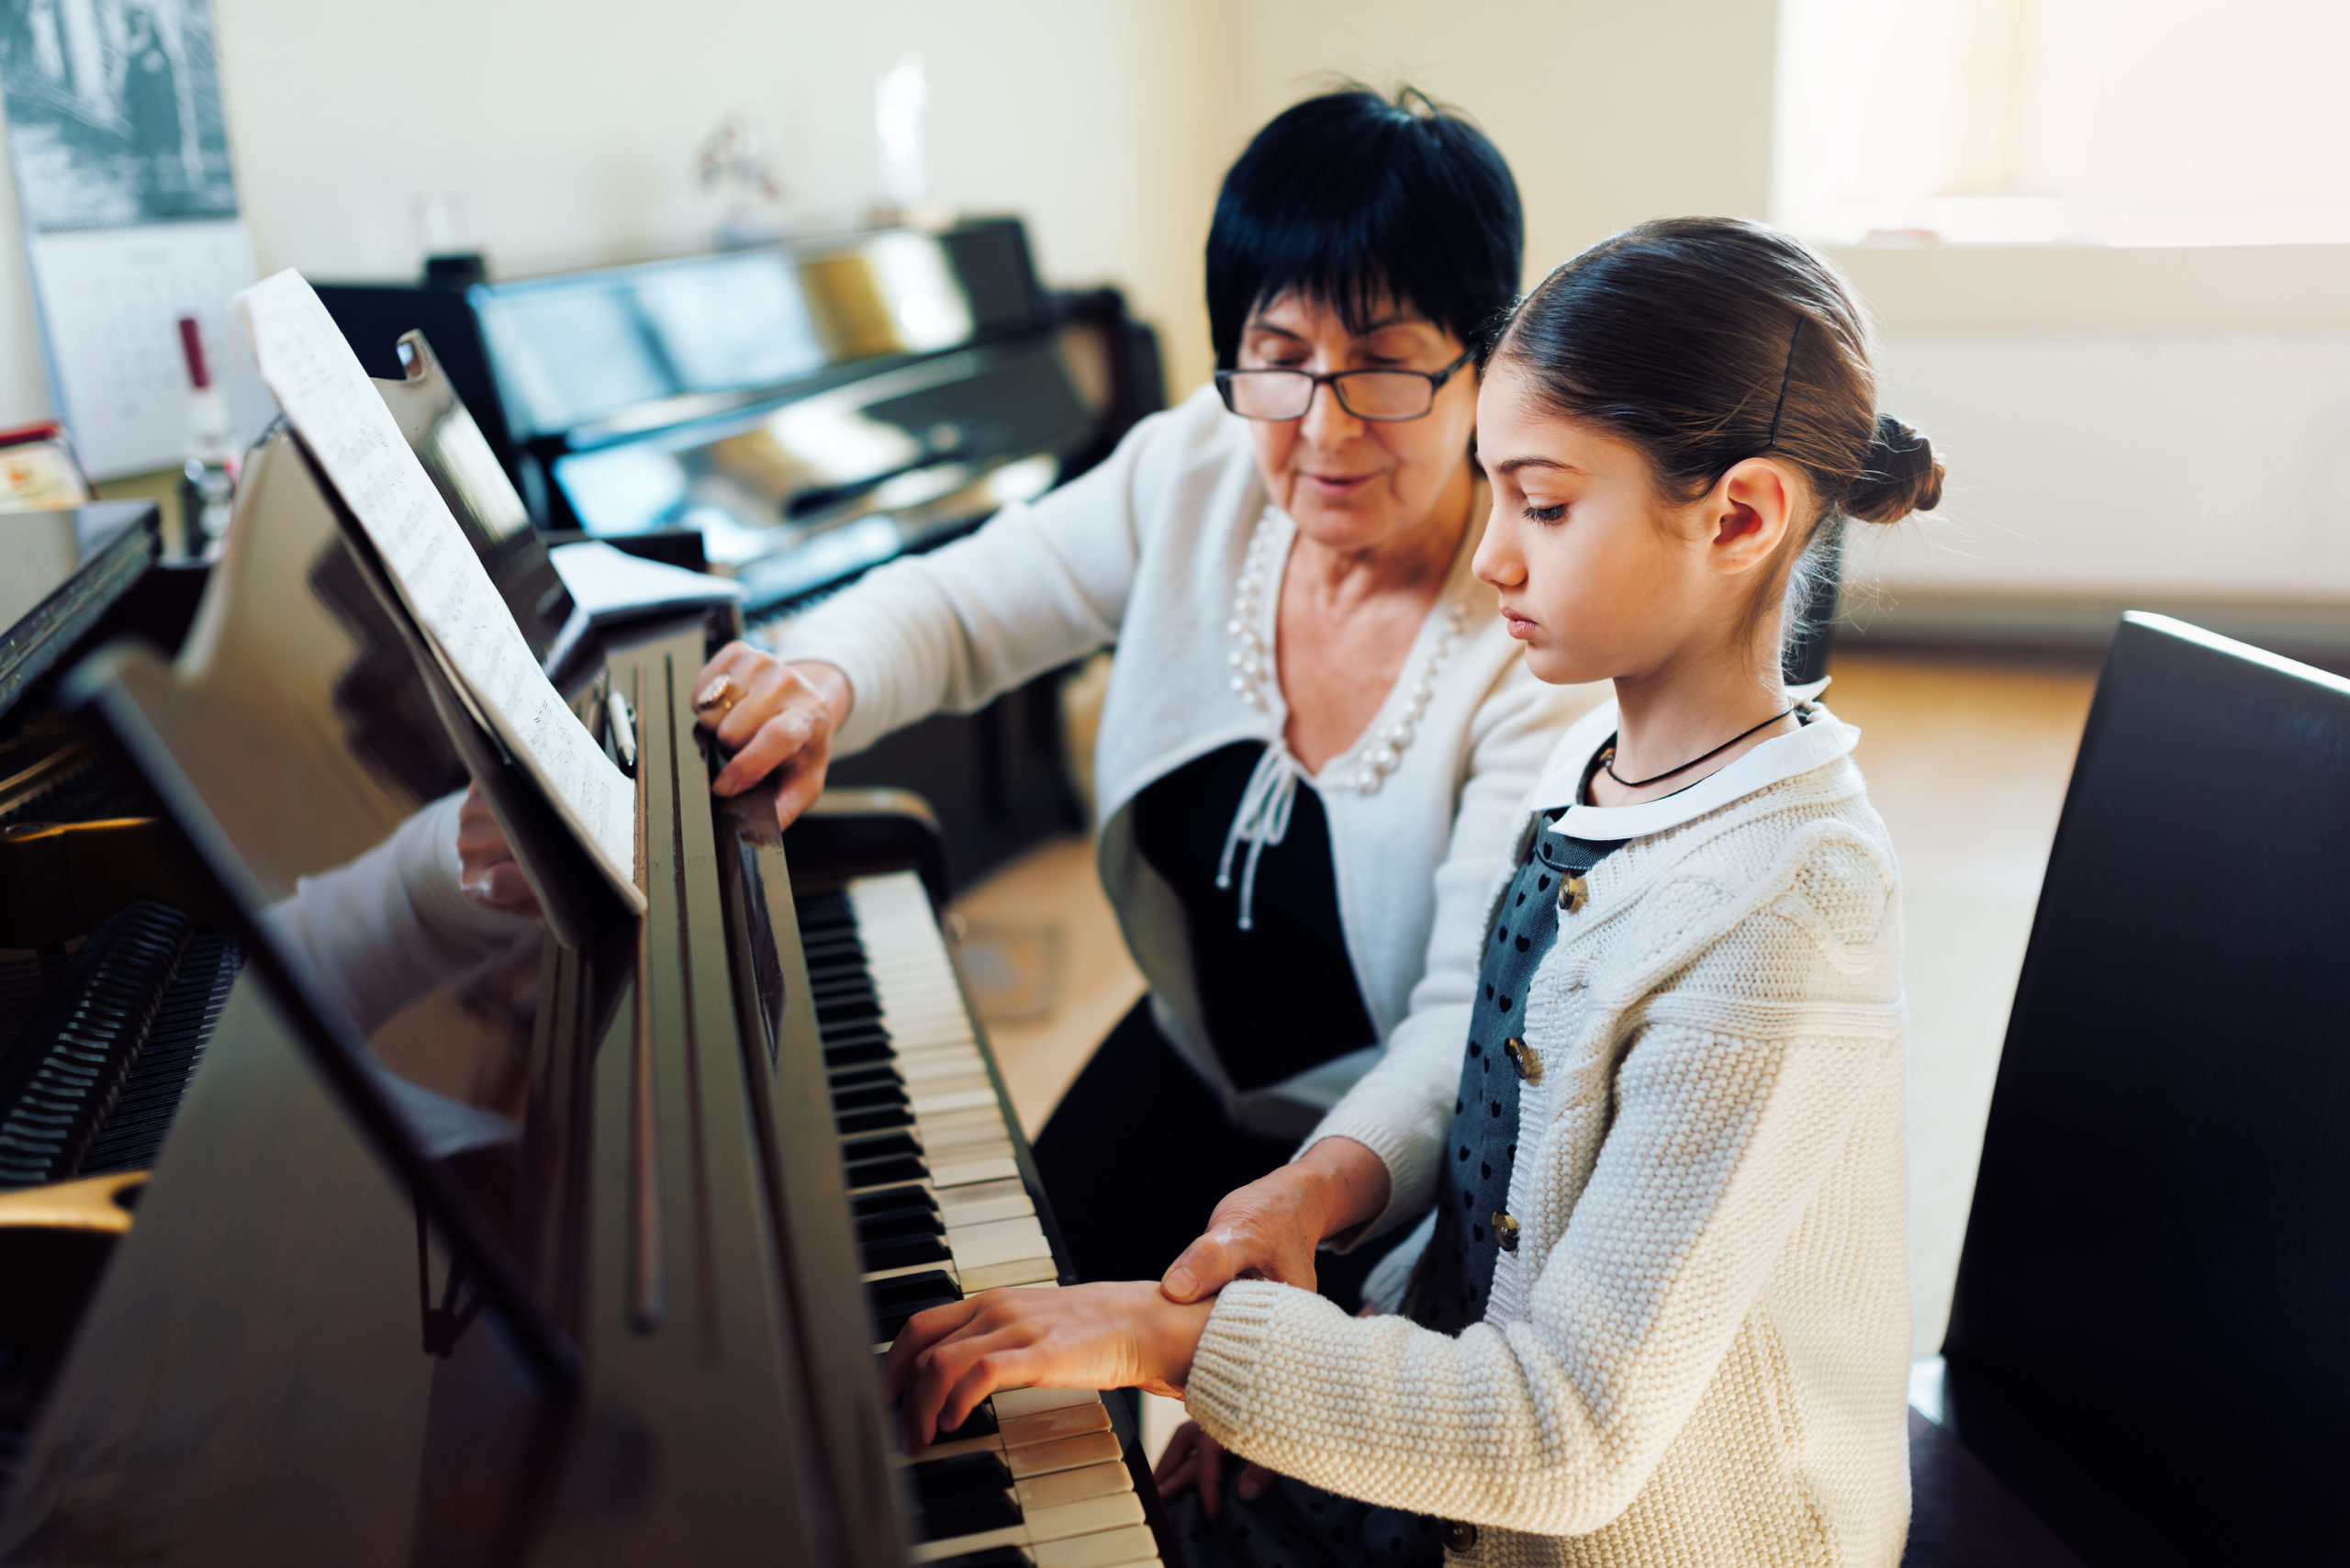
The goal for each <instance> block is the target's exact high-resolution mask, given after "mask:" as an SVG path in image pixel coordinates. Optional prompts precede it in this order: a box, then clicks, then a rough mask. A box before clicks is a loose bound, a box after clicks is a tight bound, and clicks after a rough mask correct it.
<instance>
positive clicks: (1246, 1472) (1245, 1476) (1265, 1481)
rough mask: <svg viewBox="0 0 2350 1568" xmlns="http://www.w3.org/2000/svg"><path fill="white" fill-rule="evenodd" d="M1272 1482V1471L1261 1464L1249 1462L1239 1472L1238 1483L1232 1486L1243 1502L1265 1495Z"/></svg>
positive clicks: (1252, 1500) (1250, 1501) (1251, 1501)
mask: <svg viewBox="0 0 2350 1568" xmlns="http://www.w3.org/2000/svg"><path fill="white" fill-rule="evenodd" d="M1272 1484H1273V1473H1272V1472H1271V1471H1270V1470H1267V1469H1266V1468H1265V1467H1264V1466H1263V1465H1261V1464H1250V1465H1248V1466H1247V1467H1246V1468H1244V1469H1243V1470H1242V1471H1241V1472H1240V1484H1239V1485H1238V1486H1237V1487H1235V1488H1234V1490H1235V1491H1237V1492H1238V1493H1239V1494H1240V1500H1241V1501H1242V1502H1244V1503H1253V1502H1255V1501H1256V1500H1257V1499H1258V1498H1259V1497H1261V1496H1263V1495H1265V1491H1266V1489H1267V1488H1268V1487H1270V1486H1271V1485H1272Z"/></svg>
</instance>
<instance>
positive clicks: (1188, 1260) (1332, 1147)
mask: <svg viewBox="0 0 2350 1568" xmlns="http://www.w3.org/2000/svg"><path fill="white" fill-rule="evenodd" d="M1387 1193H1388V1177H1387V1165H1386V1162H1385V1161H1384V1160H1382V1159H1380V1158H1379V1156H1377V1155H1375V1154H1373V1153H1372V1152H1371V1150H1370V1149H1369V1148H1365V1147H1364V1146H1363V1145H1361V1144H1359V1143H1357V1142H1356V1141H1355V1140H1354V1139H1352V1138H1349V1137H1326V1138H1324V1139H1322V1140H1321V1141H1320V1142H1319V1143H1316V1144H1315V1146H1314V1147H1313V1148H1309V1149H1307V1150H1306V1151H1305V1152H1304V1154H1302V1155H1300V1156H1298V1157H1297V1158H1296V1159H1293V1160H1292V1161H1290V1162H1289V1163H1288V1164H1287V1165H1284V1166H1282V1167H1281V1169H1280V1170H1275V1171H1273V1172H1272V1173H1271V1174H1270V1175H1267V1176H1260V1177H1259V1178H1258V1179H1257V1180H1256V1181H1254V1182H1249V1183H1248V1185H1247V1186H1245V1187H1236V1188H1234V1189H1233V1190H1232V1191H1231V1192H1229V1193H1225V1197H1224V1201H1223V1202H1222V1203H1220V1204H1216V1206H1215V1212H1214V1214H1212V1215H1209V1216H1208V1227H1207V1229H1206V1230H1205V1231H1204V1232H1203V1233H1202V1234H1201V1236H1200V1238H1199V1239H1198V1240H1197V1241H1194V1242H1192V1244H1191V1245H1190V1246H1189V1247H1186V1248H1185V1249H1183V1255H1182V1256H1181V1257H1180V1258H1178V1259H1176V1260H1175V1261H1174V1263H1173V1264H1172V1265H1170V1266H1169V1269H1168V1271H1167V1273H1166V1276H1165V1277H1164V1278H1162V1279H1161V1280H1160V1281H1159V1282H1158V1288H1159V1289H1160V1290H1161V1291H1164V1292H1165V1293H1166V1294H1167V1298H1168V1299H1169V1301H1181V1302H1192V1301H1200V1300H1203V1299H1204V1298H1205V1297H1208V1296H1212V1295H1214V1294H1215V1293H1216V1292H1218V1291H1220V1290H1222V1289H1224V1287H1225V1286H1226V1285H1228V1284H1230V1283H1231V1282H1233V1281H1235V1280H1238V1279H1252V1280H1272V1281H1274V1282H1278V1283H1281V1284H1284V1285H1295V1286H1297V1287H1299V1288H1300V1289H1301V1290H1309V1291H1310V1290H1312V1289H1313V1288H1314V1253H1315V1249H1316V1248H1318V1247H1320V1246H1321V1245H1322V1243H1323V1242H1324V1241H1326V1240H1327V1239H1328V1238H1331V1237H1333V1236H1336V1235H1337V1234H1339V1233H1340V1232H1341V1231H1346V1230H1351V1229H1352V1228H1354V1227H1355V1226H1359V1225H1360V1224H1362V1223H1363V1222H1364V1221H1365V1220H1368V1219H1371V1218H1373V1217H1375V1216H1376V1215H1378V1214H1379V1213H1380V1211H1381V1210H1382V1209H1384V1208H1385V1207H1386V1206H1387Z"/></svg>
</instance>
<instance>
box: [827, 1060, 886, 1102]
mask: <svg viewBox="0 0 2350 1568" xmlns="http://www.w3.org/2000/svg"><path fill="white" fill-rule="evenodd" d="M824 1081H825V1083H826V1085H827V1086H828V1087H830V1088H831V1089H832V1091H833V1092H834V1093H836V1094H837V1093H839V1092H843V1091H845V1090H850V1089H862V1088H865V1087H866V1086H867V1085H868V1084H874V1083H894V1084H897V1085H898V1086H900V1087H901V1088H903V1087H904V1085H905V1080H904V1079H903V1078H901V1077H900V1076H898V1070H897V1069H896V1068H894V1067H891V1066H890V1064H889V1063H888V1062H886V1061H868V1062H859V1063H857V1064H856V1066H854V1067H843V1068H835V1069H834V1070H832V1071H830V1072H828V1073H826V1074H825V1075H824Z"/></svg>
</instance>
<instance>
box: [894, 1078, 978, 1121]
mask: <svg viewBox="0 0 2350 1568" xmlns="http://www.w3.org/2000/svg"><path fill="white" fill-rule="evenodd" d="M907 1097H908V1098H909V1099H911V1100H912V1102H913V1108H914V1115H915V1116H916V1117H917V1118H920V1117H922V1116H925V1115H930V1114H935V1113H937V1112H941V1111H970V1110H976V1109H978V1108H979V1106H982V1105H992V1104H994V1103H995V1086H994V1085H993V1084H986V1085H982V1086H981V1087H979V1088H976V1089H957V1090H953V1091H950V1092H943V1093H929V1092H912V1093H910V1094H909V1095H908V1096H907Z"/></svg>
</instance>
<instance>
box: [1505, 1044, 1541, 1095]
mask: <svg viewBox="0 0 2350 1568" xmlns="http://www.w3.org/2000/svg"><path fill="white" fill-rule="evenodd" d="M1502 1050H1503V1052H1504V1053H1505V1055H1507V1056H1508V1058H1509V1064H1510V1066H1512V1067H1514V1068H1516V1069H1517V1076H1518V1077H1520V1078H1522V1079H1524V1080H1526V1081H1527V1082H1528V1083H1539V1082H1541V1081H1542V1053H1541V1052H1539V1051H1538V1050H1536V1049H1535V1048H1534V1047H1532V1046H1529V1045H1527V1043H1526V1042H1525V1041H1524V1040H1521V1039H1519V1038H1518V1037H1517V1036H1515V1035H1513V1036H1510V1037H1509V1038H1508V1039H1506V1040H1505V1041H1503V1042H1502Z"/></svg>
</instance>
